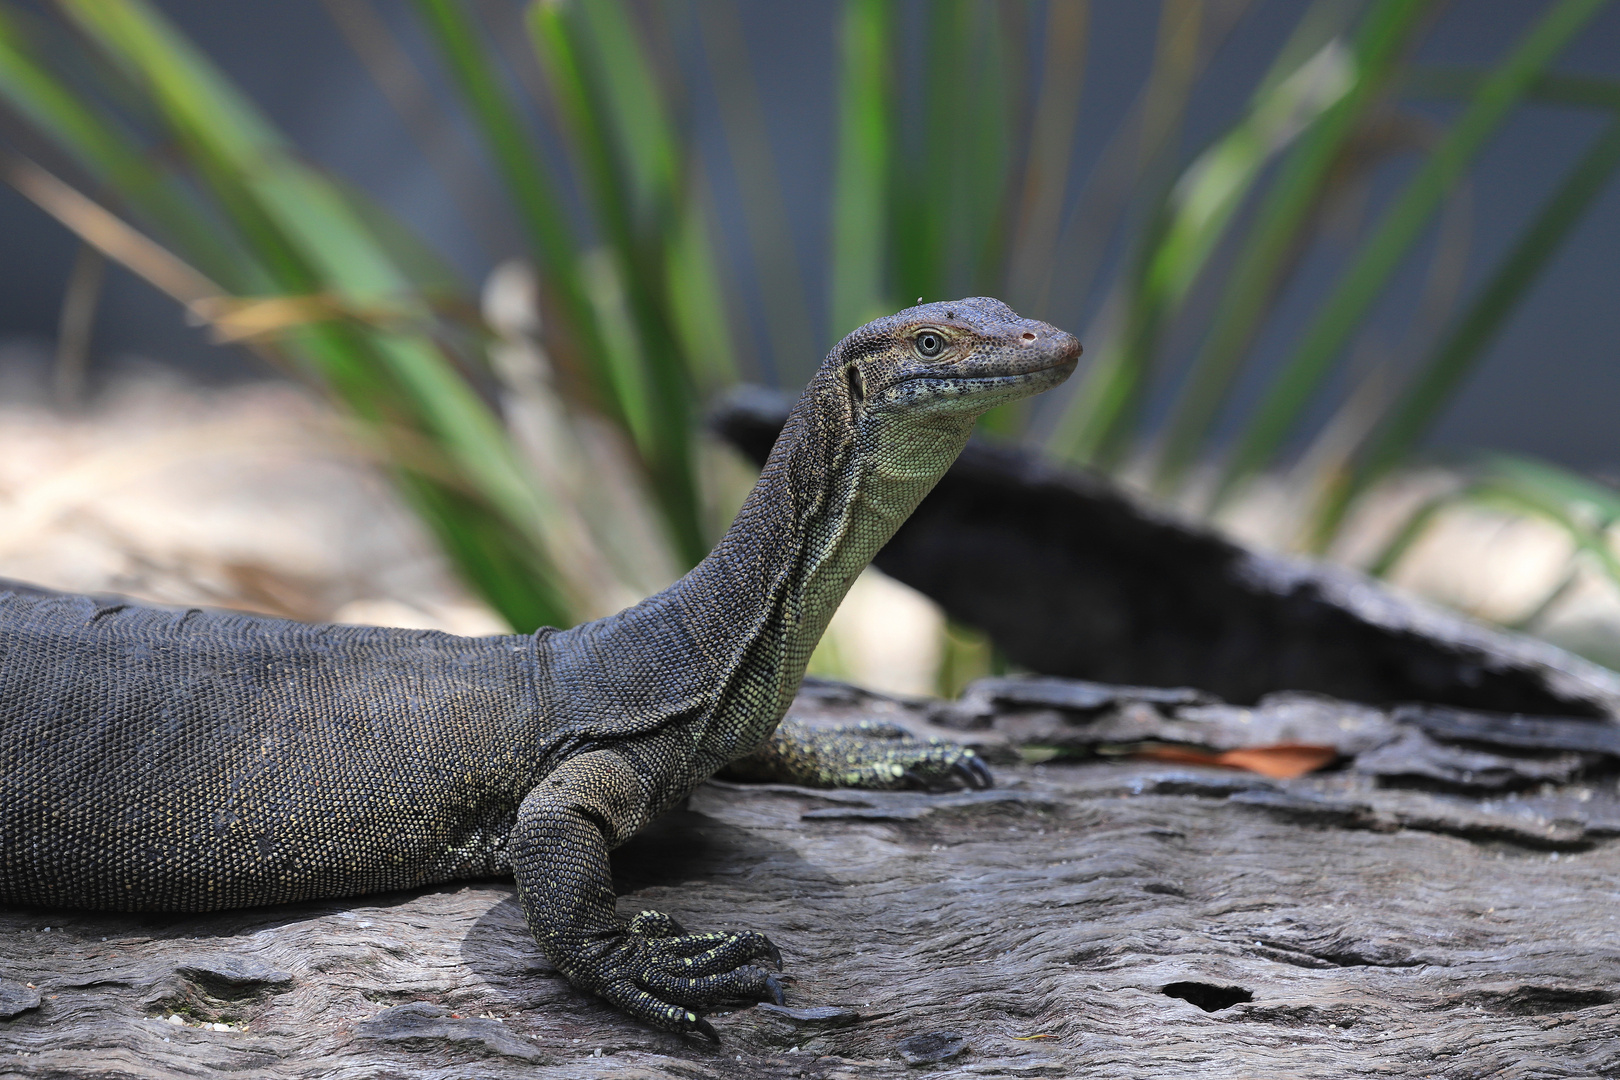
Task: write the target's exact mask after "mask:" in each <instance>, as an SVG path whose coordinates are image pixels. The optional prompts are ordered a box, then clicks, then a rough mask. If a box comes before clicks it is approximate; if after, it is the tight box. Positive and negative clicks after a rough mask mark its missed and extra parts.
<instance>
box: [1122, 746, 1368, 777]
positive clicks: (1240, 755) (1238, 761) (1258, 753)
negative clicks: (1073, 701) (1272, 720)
mask: <svg viewBox="0 0 1620 1080" xmlns="http://www.w3.org/2000/svg"><path fill="white" fill-rule="evenodd" d="M1135 756H1137V757H1139V758H1148V759H1150V760H1153V761H1175V762H1181V763H1183V764H1187V765H1218V766H1220V767H1222V768H1226V769H1247V770H1248V771H1249V772H1256V773H1259V774H1260V775H1261V776H1269V777H1271V778H1273V779H1275V780H1292V779H1293V778H1295V777H1296V776H1304V775H1305V774H1306V773H1310V772H1315V771H1316V770H1317V769H1320V768H1322V767H1323V766H1324V765H1327V764H1329V763H1331V762H1332V761H1333V759H1334V758H1336V757H1338V756H1339V751H1338V750H1337V749H1335V748H1334V747H1331V746H1320V745H1317V744H1315V743H1273V744H1272V745H1270V746H1242V747H1239V748H1238V749H1236V750H1225V751H1221V752H1219V753H1217V752H1215V751H1211V750H1197V749H1194V748H1193V747H1190V746H1148V747H1143V748H1142V749H1140V750H1138V751H1137V752H1136V755H1135Z"/></svg>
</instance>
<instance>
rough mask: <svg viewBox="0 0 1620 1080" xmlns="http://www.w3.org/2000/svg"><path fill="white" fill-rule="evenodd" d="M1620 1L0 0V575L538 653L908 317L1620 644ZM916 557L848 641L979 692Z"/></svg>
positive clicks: (1475, 595)
mask: <svg viewBox="0 0 1620 1080" xmlns="http://www.w3.org/2000/svg"><path fill="white" fill-rule="evenodd" d="M1617 165H1620V10H1617V9H1616V7H1615V6H1614V5H1611V4H1607V3H1604V2H1603V0H1536V2H1529V0H1515V2H1508V0H1500V2H1495V0H1467V2H1463V3H1449V4H1448V3H1443V2H1439V0H1162V2H1157V3H1153V2H1145V0H1098V2H1087V0H1048V2H1045V3H1042V2H1037V0H934V2H926V3H924V2H884V0H844V2H833V0H827V2H816V3H799V4H792V5H786V4H776V3H767V2H762V0H760V2H750V0H701V2H697V3H691V2H674V0H670V2H650V0H649V2H640V0H636V2H632V0H590V2H588V3H581V2H577V0H576V2H570V0H541V2H537V3H532V4H531V3H520V2H516V0H414V2H408V0H278V2H277V3H275V4H218V3H205V2H203V0H164V2H152V0H58V2H54V3H53V2H49V0H27V2H23V0H0V179H4V180H5V181H6V184H5V185H4V186H0V237H3V238H4V241H5V242H4V244H3V246H0V575H6V576H13V577H20V578H25V579H29V580H34V581H38V582H41V583H44V584H48V585H55V586H58V587H63V588H72V589H80V590H96V589H111V590H116V591H122V592H126V593H133V594H135V595H138V596H143V597H147V598H150V599H154V600H160V601H165V602H174V603H212V604H221V605H226V606H234V607H246V608H251V609H254V610H261V611H267V612H271V613H274V614H281V615H289V616H292V617H298V618H306V619H335V620H338V621H355V622H380V623H389V624H397V625H416V626H433V627H440V628H444V629H449V630H453V631H456V632H462V633H488V632H498V631H501V630H504V629H507V628H511V629H517V630H529V629H532V628H534V627H536V626H538V625H541V624H545V623H550V624H555V625H569V624H571V623H573V622H576V621H579V620H582V619H586V618H594V617H597V616H599V615H602V614H606V613H608V612H611V611H613V610H617V609H618V608H619V607H621V606H623V605H624V604H626V603H629V602H632V601H633V600H635V599H636V598H638V597H640V596H642V595H646V594H647V593H648V592H650V591H653V590H655V589H657V588H660V587H662V586H663V585H664V584H667V583H668V582H669V581H670V580H673V578H674V577H675V576H677V575H678V574H679V573H680V572H682V571H683V570H684V569H686V568H687V567H688V566H690V565H691V564H692V563H693V562H695V561H696V560H697V559H698V558H700V557H701V555H702V554H703V553H704V552H705V551H706V550H707V549H708V546H709V545H710V544H711V543H712V542H713V540H714V539H715V538H716V537H717V536H718V535H719V533H720V531H722V530H723V528H724V526H725V524H726V522H727V521H728V520H729V515H730V513H731V512H732V511H733V510H734V509H735V507H736V506H737V505H738V503H739V502H740V501H741V498H742V497H743V495H744V494H745V493H746V491H747V488H748V486H749V484H750V483H751V481H752V477H753V474H752V472H751V470H750V469H749V468H748V467H747V466H746V465H745V464H744V463H743V462H742V461H741V459H740V458H738V457H737V456H735V455H734V454H733V453H732V452H731V451H729V450H728V449H727V448H726V447H724V446H721V445H719V444H718V443H717V442H715V441H714V440H713V439H712V438H710V437H709V436H708V435H706V434H705V430H704V424H703V420H704V416H705V414H706V412H707V411H708V410H709V409H710V408H712V406H713V405H714V403H715V402H716V401H718V400H720V399H721V398H722V397H723V395H725V394H727V393H728V392H730V391H731V389H732V388H733V387H735V386H737V385H738V384H740V383H745V382H746V383H759V384H763V385H765V386H767V387H773V388H778V389H781V390H783V391H788V392H792V391H796V389H797V388H798V387H799V386H801V385H802V384H803V382H804V380H805V379H806V378H807V377H808V375H809V373H810V371H811V370H812V369H813V368H814V366H815V365H816V364H817V363H818V362H819V360H820V358H821V356H822V355H824V353H825V352H826V350H827V349H828V348H829V347H830V346H831V345H832V344H833V343H835V342H836V341H837V340H838V338H840V337H841V336H842V335H843V334H844V333H846V332H848V331H849V330H850V329H853V328H854V327H855V326H857V325H859V324H860V323H861V322H864V321H866V320H867V319H869V318H872V317H874V316H876V315H879V314H883V313H886V312H889V311H893V310H895V309H897V308H900V307H903V306H907V305H908V304H910V303H913V302H915V301H916V299H917V298H918V297H921V298H923V299H927V300H934V299H945V298H952V297H957V296H963V295H982V294H988V295H994V296H999V297H1001V298H1003V299H1005V300H1006V301H1008V302H1009V303H1010V304H1012V305H1013V307H1015V308H1016V309H1017V310H1019V311H1020V312H1021V313H1023V314H1026V315H1030V316H1035V317H1039V318H1043V319H1046V320H1048V321H1051V322H1053V323H1055V324H1057V325H1059V326H1062V327H1064V328H1066V329H1070V330H1073V331H1075V332H1077V333H1078V334H1079V335H1080V336H1081V339H1082V341H1083V342H1084V343H1085V345H1086V359H1085V361H1084V362H1083V364H1082V367H1081V370H1080V372H1079V373H1078V374H1077V375H1076V376H1075V377H1074V378H1073V379H1071V380H1070V383H1069V384H1068V385H1067V386H1065V387H1063V388H1062V389H1060V390H1059V391H1057V392H1054V393H1052V394H1048V395H1046V396H1045V397H1044V398H1043V399H1041V400H1039V401H1036V402H1032V403H1027V404H1022V405H1021V406H1020V407H1018V408H1015V409H1007V410H998V411H997V412H996V413H993V414H991V415H990V416H988V417H986V419H985V420H984V421H983V422H982V423H981V432H982V434H983V436H984V437H986V438H991V439H1000V440H1007V441H1012V442H1019V443H1023V444H1025V445H1028V446H1030V447H1032V448H1035V449H1037V450H1038V451H1039V452H1041V453H1044V454H1046V455H1048V456H1050V457H1052V458H1054V459H1057V460H1060V461H1063V462H1065V463H1068V464H1069V465H1072V466H1073V467H1075V468H1088V469H1095V470H1100V471H1102V472H1105V473H1107V474H1110V475H1111V476H1112V477H1113V478H1114V479H1115V480H1116V481H1117V482H1119V483H1121V484H1123V485H1125V486H1127V487H1129V488H1131V489H1133V490H1135V491H1136V492H1138V493H1139V494H1140V495H1141V496H1142V497H1144V498H1146V499H1150V500H1154V501H1156V502H1158V503H1159V504H1161V505H1163V506H1166V507H1169V508H1172V509H1173V510H1175V511H1176V512H1178V513H1181V514H1184V515H1187V516H1189V517H1191V518H1195V519H1205V520H1209V521H1211V522H1213V523H1215V524H1216V525H1217V526H1219V527H1220V528H1223V529H1225V530H1227V531H1229V532H1231V533H1233V534H1235V535H1236V536H1238V537H1240V538H1241V539H1243V540H1245V541H1247V542H1250V543H1253V544H1256V545H1259V546H1262V547H1265V548H1268V549H1271V550H1279V551H1287V552H1295V553H1300V554H1307V555H1315V556H1322V557H1326V558H1330V559H1334V560H1338V561H1341V562H1344V563H1347V564H1349V565H1352V566H1355V567H1358V568H1361V569H1364V570H1368V571H1370V572H1372V573H1375V574H1378V575H1381V576H1384V577H1387V578H1389V579H1390V580H1391V581H1393V582H1394V583H1395V584H1396V585H1398V586H1400V587H1403V588H1407V589H1412V590H1415V591H1417V592H1419V593H1422V594H1424V595H1427V596H1429V597H1431V598H1433V599H1435V600H1438V601H1440V602H1442V603H1446V604H1449V605H1451V606H1454V607H1456V608H1459V609H1461V610H1463V611H1465V612H1467V613H1469V614H1472V615H1475V616H1477V617H1480V618H1483V619H1487V620H1490V621H1493V622H1496V623H1500V624H1502V625H1505V626H1509V627H1513V628H1516V629H1520V630H1523V631H1526V632H1529V633H1533V634H1538V635H1540V636H1543V637H1546V638H1548V639H1549V640H1553V641H1555V642H1557V643H1559V644H1563V645H1565V646H1566V647H1569V648H1572V649H1574V650H1576V651H1578V652H1582V653H1584V654H1585V655H1588V656H1590V657H1592V658H1594V659H1597V660H1599V661H1600V662H1604V663H1608V664H1610V665H1611V666H1615V665H1620V560H1617V558H1616V555H1615V551H1614V546H1613V540H1614V537H1613V535H1612V534H1613V527H1614V524H1615V522H1616V521H1620V492H1617V490H1616V488H1615V486H1614V484H1615V482H1616V480H1617V479H1620V471H1617V469H1620V449H1617V448H1620V439H1617V437H1616V436H1615V435H1614V434H1613V424H1612V423H1611V422H1610V420H1609V409H1610V407H1611V403H1612V402H1614V401H1616V400H1620V364H1617V363H1615V362H1614V361H1615V360H1616V356H1615V343H1616V342H1617V341H1620V304H1617V303H1616V302H1615V296H1614V293H1615V283H1616V281H1617V271H1620V191H1617V185H1615V184H1614V183H1613V179H1614V172H1615V169H1616V167H1617ZM996 664H997V660H996V657H995V653H994V649H993V648H992V647H991V645H990V644H989V643H988V642H987V641H985V640H984V639H983V638H982V637H981V636H979V635H978V634H977V633H976V632H975V631H974V630H973V628H971V627H964V626H954V625H948V624H947V623H946V621H945V620H944V619H943V618H942V617H941V616H940V615H939V613H938V611H937V609H936V608H934V607H933V605H932V604H931V603H930V602H929V601H927V600H926V599H925V598H923V597H921V596H919V595H917V594H916V593H913V592H911V591H910V590H908V589H905V588H904V587H902V586H900V585H898V584H896V583H894V582H892V581H889V580H887V579H885V578H882V577H881V576H880V575H877V574H876V573H875V572H869V574H868V575H867V576H866V577H864V578H863V579H862V581H861V582H860V583H859V584H858V586H857V588H856V589H855V590H854V591H853V592H852V594H851V596H850V599H849V601H848V602H847V603H846V605H845V609H844V610H843V611H841V612H840V615H839V618H838V619H837V620H836V621H835V624H834V629H833V631H832V632H831V633H830V634H829V636H828V639H827V640H826V642H824V644H823V647H822V649H821V650H820V651H819V652H818V654H817V657H816V660H815V662H814V670H818V671H820V672H822V673H825V674H831V675H839V676H844V677H849V678H852V679H854V680H855V681H858V682H863V683H866V684H867V685H871V686H874V687H876V688H881V689H891V690H895V691H899V692H905V693H929V692H936V691H938V692H947V693H948V692H951V691H953V690H955V689H956V688H958V687H960V685H961V684H962V682H963V681H964V680H965V679H967V678H970V677H972V676H974V675H975V674H980V673H983V672H984V671H986V670H990V669H992V668H994V667H995V666H996Z"/></svg>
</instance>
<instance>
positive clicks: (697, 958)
mask: <svg viewBox="0 0 1620 1080" xmlns="http://www.w3.org/2000/svg"><path fill="white" fill-rule="evenodd" d="M693 939H704V940H700V941H698V942H697V943H698V944H700V945H702V944H713V947H712V948H706V949H702V950H701V951H687V950H686V949H684V948H683V946H684V945H685V944H686V943H687V942H690V941H692V940H693ZM713 939H718V941H717V942H715V941H713ZM653 956H654V957H656V959H655V960H654V961H653V965H654V966H655V967H657V968H659V969H661V970H664V971H668V972H670V973H671V974H676V975H682V976H688V977H693V976H699V975H717V974H720V973H722V972H726V971H730V970H732V969H733V968H736V967H739V966H741V965H743V964H746V963H748V962H750V961H752V960H761V959H764V960H770V961H771V962H772V963H774V964H775V965H776V969H777V970H778V971H780V970H781V969H782V954H781V952H780V951H778V949H777V948H776V946H775V945H773V944H771V940H770V939H769V938H767V937H766V936H765V935H764V934H758V933H754V932H753V931H743V932H741V933H736V934H702V935H698V934H694V935H692V936H691V937H690V938H665V939H662V940H660V941H658V942H656V943H655V948H654V951H653Z"/></svg>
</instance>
